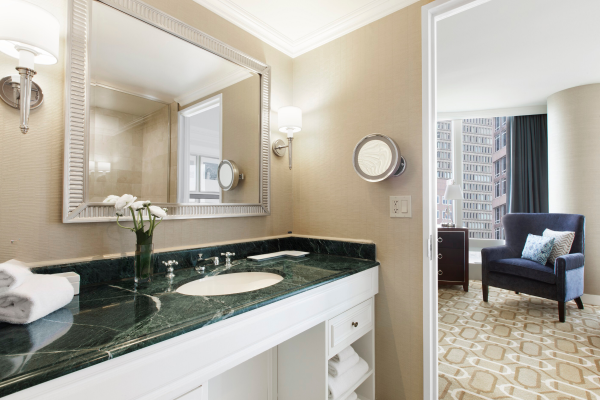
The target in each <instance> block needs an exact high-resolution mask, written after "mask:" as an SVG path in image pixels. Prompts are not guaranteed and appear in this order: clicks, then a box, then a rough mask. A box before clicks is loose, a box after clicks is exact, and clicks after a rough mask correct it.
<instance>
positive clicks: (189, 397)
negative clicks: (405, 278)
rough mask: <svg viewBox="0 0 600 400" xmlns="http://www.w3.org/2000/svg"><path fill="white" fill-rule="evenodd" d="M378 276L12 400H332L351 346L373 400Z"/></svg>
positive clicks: (352, 279) (362, 390) (334, 286)
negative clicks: (334, 373) (335, 374)
mask: <svg viewBox="0 0 600 400" xmlns="http://www.w3.org/2000/svg"><path fill="white" fill-rule="evenodd" d="M378 271H379V267H373V268H370V269H368V270H365V271H363V272H360V273H357V274H354V275H351V276H348V277H346V278H343V279H340V280H337V281H333V282H331V283H327V284H324V285H322V286H318V287H316V288H313V289H310V290H307V291H305V292H303V293H300V294H296V295H293V296H291V297H288V298H286V299H283V300H279V301H276V302H274V303H272V304H269V305H267V306H264V307H260V308H258V309H255V310H252V311H248V312H245V313H243V314H240V315H237V316H235V317H232V318H229V319H225V320H222V321H219V322H217V323H214V324H212V325H207V326H205V327H203V328H200V329H196V330H194V331H191V332H188V333H186V334H183V335H180V336H176V337H174V338H172V339H169V340H165V341H162V342H159V343H156V344H153V345H151V346H148V347H145V348H142V349H140V350H137V351H134V352H132V353H129V354H125V355H123V356H120V357H116V358H114V359H111V360H108V361H105V362H102V363H99V364H96V365H93V366H90V367H88V368H85V369H83V370H80V371H76V372H73V373H70V374H68V375H65V376H62V377H60V378H57V379H53V380H50V381H48V382H45V383H42V384H40V385H36V386H33V387H31V388H28V389H25V390H22V391H19V392H16V393H14V394H11V395H9V396H7V397H5V398H6V399H7V400H17V399H43V400H71V399H72V400H80V399H86V400H106V399H111V400H121V399H122V400H131V399H139V400H233V399H236V400H238V399H243V400H275V399H278V400H307V399H309V400H320V399H322V400H328V390H327V379H328V372H327V365H328V360H329V359H330V358H331V357H333V356H334V355H335V354H336V353H337V352H339V351H340V350H342V349H343V348H344V347H346V346H348V345H350V344H352V345H353V347H354V349H355V350H356V352H357V353H358V354H359V355H360V356H361V357H362V358H363V359H364V360H365V361H366V362H367V363H368V364H369V371H368V372H367V373H366V374H365V376H363V378H362V379H361V380H360V382H358V383H357V385H355V386H356V388H355V389H356V392H357V394H358V395H359V398H360V399H361V400H374V399H375V377H374V371H375V369H374V367H375V343H374V339H375V335H374V325H375V321H374V315H375V313H374V296H375V295H376V294H377V293H378ZM353 390H354V388H353ZM342 398H343V397H342Z"/></svg>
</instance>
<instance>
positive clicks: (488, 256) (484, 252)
mask: <svg viewBox="0 0 600 400" xmlns="http://www.w3.org/2000/svg"><path fill="white" fill-rule="evenodd" d="M516 257H520V255H518V254H515V252H514V251H513V250H512V249H511V248H510V247H508V246H496V247H485V248H483V249H481V264H482V265H485V264H487V263H489V262H490V261H496V260H503V259H505V258H516Z"/></svg>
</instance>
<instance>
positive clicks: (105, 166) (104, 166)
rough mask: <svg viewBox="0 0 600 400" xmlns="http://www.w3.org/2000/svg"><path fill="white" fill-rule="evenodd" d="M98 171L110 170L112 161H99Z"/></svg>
mask: <svg viewBox="0 0 600 400" xmlns="http://www.w3.org/2000/svg"><path fill="white" fill-rule="evenodd" d="M98 172H110V163H109V162H102V161H99V162H98Z"/></svg>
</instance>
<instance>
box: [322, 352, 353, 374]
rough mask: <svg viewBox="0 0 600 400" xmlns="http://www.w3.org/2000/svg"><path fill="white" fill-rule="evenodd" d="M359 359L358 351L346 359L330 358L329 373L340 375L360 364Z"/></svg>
mask: <svg viewBox="0 0 600 400" xmlns="http://www.w3.org/2000/svg"><path fill="white" fill-rule="evenodd" d="M358 360H360V357H359V356H358V354H356V353H354V354H352V355H351V356H350V358H347V359H346V360H344V361H334V360H333V359H331V360H329V365H328V369H329V375H331V376H338V375H341V374H343V373H344V372H346V371H348V370H349V369H350V368H352V367H354V366H355V365H356V364H358Z"/></svg>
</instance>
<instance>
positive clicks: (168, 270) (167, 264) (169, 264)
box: [163, 260, 179, 279]
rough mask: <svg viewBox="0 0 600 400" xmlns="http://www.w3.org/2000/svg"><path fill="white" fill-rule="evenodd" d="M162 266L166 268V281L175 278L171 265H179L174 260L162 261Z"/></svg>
mask: <svg viewBox="0 0 600 400" xmlns="http://www.w3.org/2000/svg"><path fill="white" fill-rule="evenodd" d="M163 264H165V265H166V266H167V275H166V277H167V279H173V278H175V274H174V273H173V271H174V270H173V265H179V263H178V262H177V261H175V260H170V261H163Z"/></svg>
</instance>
